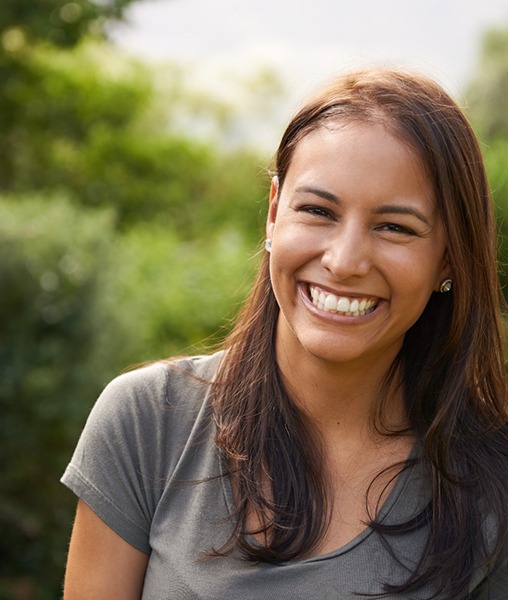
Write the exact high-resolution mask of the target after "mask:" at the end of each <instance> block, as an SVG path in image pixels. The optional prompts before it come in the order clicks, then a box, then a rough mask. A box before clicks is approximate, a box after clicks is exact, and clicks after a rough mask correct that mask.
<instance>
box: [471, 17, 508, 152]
mask: <svg viewBox="0 0 508 600" xmlns="http://www.w3.org/2000/svg"><path fill="white" fill-rule="evenodd" d="M467 96H468V99H469V106H470V111H471V114H472V116H473V119H474V122H475V127H476V129H477V130H478V133H479V134H480V136H481V137H482V138H483V139H486V140H488V141H489V142H490V141H492V140H495V139H499V138H502V139H508V111H507V110H506V99H507V98H508V27H505V28H502V29H491V30H488V31H487V32H486V33H485V35H484V37H483V43H482V48H481V53H480V57H479V63H478V68H477V70H476V74H475V76H474V78H473V81H472V82H471V84H470V85H469V89H468V94H467Z"/></svg>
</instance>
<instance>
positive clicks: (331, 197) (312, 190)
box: [295, 185, 342, 204]
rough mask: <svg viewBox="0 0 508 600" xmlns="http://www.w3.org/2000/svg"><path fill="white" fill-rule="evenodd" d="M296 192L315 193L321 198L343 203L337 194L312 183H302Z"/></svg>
mask: <svg viewBox="0 0 508 600" xmlns="http://www.w3.org/2000/svg"><path fill="white" fill-rule="evenodd" d="M295 192H299V193H304V194H314V196H319V197H320V198H323V199H324V200H328V201H329V202H333V203H334V204H342V202H341V200H340V199H339V198H338V197H337V196H336V195H335V194H332V193H331V192H328V191H326V190H322V189H321V188H317V187H313V186H311V185H301V186H299V187H297V188H296V189H295Z"/></svg>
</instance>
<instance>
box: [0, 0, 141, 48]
mask: <svg viewBox="0 0 508 600" xmlns="http://www.w3.org/2000/svg"><path fill="white" fill-rule="evenodd" d="M135 1H138V2H139V0H102V1H101V0H73V1H72V2H68V1H67V0H37V2H34V1H33V0H2V3H1V4H0V38H1V39H2V42H3V48H4V50H8V51H13V50H16V49H19V48H20V47H21V46H22V45H24V44H26V43H27V42H28V43H33V42H36V41H40V40H45V41H48V42H51V43H52V44H56V45H58V46H72V45H74V44H76V43H77V42H78V41H79V40H81V39H82V38H83V37H85V36H88V35H93V36H94V37H105V35H106V26H107V24H108V23H109V22H110V21H111V20H112V19H122V18H123V16H124V12H125V9H126V8H127V7H128V6H129V5H130V4H132V3H133V2H135Z"/></svg>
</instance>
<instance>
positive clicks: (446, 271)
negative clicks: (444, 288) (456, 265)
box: [434, 250, 453, 292]
mask: <svg viewBox="0 0 508 600" xmlns="http://www.w3.org/2000/svg"><path fill="white" fill-rule="evenodd" d="M445 279H452V280H453V275H452V268H451V265H450V261H449V259H448V250H445V255H444V256H443V262H442V264H441V269H440V271H439V276H438V279H437V281H436V285H435V286H434V291H435V292H439V291H441V290H440V288H441V284H442V283H443V281H444V280H445Z"/></svg>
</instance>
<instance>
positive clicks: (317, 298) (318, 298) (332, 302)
mask: <svg viewBox="0 0 508 600" xmlns="http://www.w3.org/2000/svg"><path fill="white" fill-rule="evenodd" d="M309 287H310V286H309ZM310 296H311V298H312V303H313V304H314V306H317V308H319V309H320V310H325V311H327V312H333V313H342V314H345V315H347V316H352V317H359V316H363V315H365V314H368V313H369V312H372V311H373V310H374V308H375V307H376V306H377V301H376V300H373V299H367V298H362V299H360V300H359V299H358V298H353V300H350V299H349V298H346V297H344V296H341V297H337V296H336V295H335V294H327V293H326V292H323V291H322V290H320V289H319V288H316V287H310Z"/></svg>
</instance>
